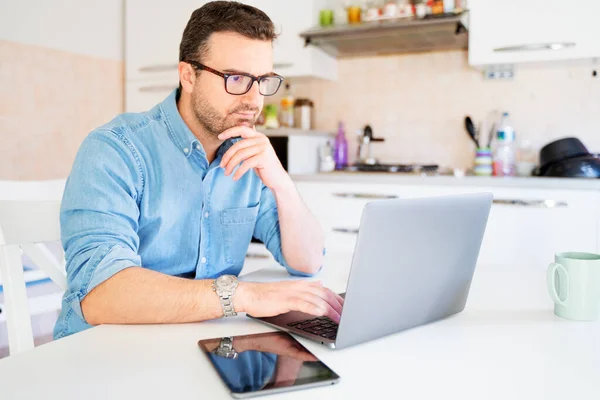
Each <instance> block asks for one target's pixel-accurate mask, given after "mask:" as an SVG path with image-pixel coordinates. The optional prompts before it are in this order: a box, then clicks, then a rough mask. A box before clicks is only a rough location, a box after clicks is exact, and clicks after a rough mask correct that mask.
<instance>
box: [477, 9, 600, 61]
mask: <svg viewBox="0 0 600 400" xmlns="http://www.w3.org/2000/svg"><path fill="white" fill-rule="evenodd" d="M598 15H600V1H598V0H570V1H568V2H565V1H564V0H470V1H469V64H471V65H472V66H476V67H483V66H486V65H500V64H519V63H528V62H548V61H567V60H591V59H593V58H595V57H599V56H600V41H598V39H597V38H598V36H600V24H598V22H597V18H598Z"/></svg>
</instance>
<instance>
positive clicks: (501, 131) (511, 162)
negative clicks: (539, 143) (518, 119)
mask: <svg viewBox="0 0 600 400" xmlns="http://www.w3.org/2000/svg"><path fill="white" fill-rule="evenodd" d="M493 159H494V176H515V175H516V170H517V168H516V164H517V145H516V141H515V129H514V127H513V125H512V123H511V121H510V118H509V115H508V113H507V112H505V113H504V114H503V115H502V119H501V120H500V126H499V127H498V130H497V131H496V145H495V146H494V156H493Z"/></svg>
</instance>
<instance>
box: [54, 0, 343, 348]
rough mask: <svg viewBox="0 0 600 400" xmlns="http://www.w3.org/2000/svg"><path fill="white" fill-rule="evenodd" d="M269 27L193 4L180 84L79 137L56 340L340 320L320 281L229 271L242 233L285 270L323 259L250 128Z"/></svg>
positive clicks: (298, 203) (267, 72) (315, 233)
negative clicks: (295, 317) (249, 319)
mask: <svg viewBox="0 0 600 400" xmlns="http://www.w3.org/2000/svg"><path fill="white" fill-rule="evenodd" d="M275 37H276V35H275V32H274V26H273V23H272V22H271V20H270V19H269V18H268V17H267V15H266V14H264V13H263V12H262V11H260V10H258V9H256V8H253V7H250V6H247V5H243V4H239V3H235V2H224V1H217V2H212V3H208V4H206V5H204V6H203V7H202V8H200V9H198V10H196V11H195V12H194V13H193V14H192V16H191V18H190V20H189V22H188V24H187V26H186V28H185V30H184V33H183V37H182V41H181V46H180V56H179V57H180V62H179V79H180V85H179V89H178V90H175V91H174V92H173V93H172V94H171V95H170V96H169V97H167V98H166V99H165V100H164V101H163V102H162V103H160V104H158V105H157V106H155V107H154V108H153V109H152V110H150V111H148V112H145V113H140V114H123V115H120V116H118V117H116V118H115V119H114V120H113V121H111V122H109V123H108V124H106V125H104V126H102V127H100V128H98V129H96V130H94V131H93V132H92V133H91V134H90V135H89V136H88V137H87V138H86V139H85V140H84V142H83V143H82V145H81V148H80V149H79V151H78V154H77V157H76V159H75V162H74V165H73V169H72V172H71V175H70V176H69V179H68V182H67V186H66V189H65V193H64V198H63V204H62V209H61V231H62V242H63V247H64V248H65V255H66V259H67V278H68V289H67V291H66V293H65V296H64V298H63V307H62V312H61V314H60V316H59V319H58V321H57V324H56V327H55V330H54V336H55V338H60V337H63V336H66V335H69V334H72V333H75V332H78V331H81V330H84V329H86V328H89V327H90V326H91V325H97V324H136V323H180V322H192V321H202V320H208V319H214V318H219V317H223V316H231V315H235V314H236V312H246V313H248V314H251V315H253V316H272V315H277V314H280V313H284V312H287V311H290V310H298V311H303V312H306V313H309V314H312V315H326V316H329V317H330V318H331V319H333V320H335V321H338V320H339V315H340V312H341V307H342V302H343V300H342V299H341V298H340V297H339V296H337V295H336V294H334V293H333V292H332V291H330V290H329V289H326V288H324V287H322V286H321V284H320V283H318V282H308V281H295V282H275V283H246V282H239V283H238V282H237V279H236V278H235V276H236V275H238V274H239V272H240V270H241V268H242V265H243V262H244V257H245V253H246V251H247V248H248V245H249V242H250V240H251V238H252V236H254V237H257V238H258V239H260V240H261V241H262V242H264V243H265V245H266V247H267V248H268V249H269V251H270V252H271V253H272V254H273V255H274V257H275V259H276V260H277V261H278V262H279V263H280V264H282V265H283V266H284V267H286V268H287V270H288V271H289V272H290V273H291V274H294V275H300V276H311V275H313V274H314V273H316V272H317V271H318V270H319V269H320V267H321V265H322V263H323V251H324V250H323V247H324V239H323V232H322V231H321V229H320V227H319V224H318V223H317V221H316V220H315V218H314V217H313V216H312V215H311V213H310V212H309V210H308V209H307V208H306V206H305V205H304V204H303V202H302V200H301V199H300V197H299V195H298V193H297V191H296V189H295V187H294V184H293V183H292V181H291V179H290V177H289V176H288V175H287V173H286V172H285V170H284V169H283V167H282V166H281V164H280V162H279V160H278V159H277V157H276V155H275V152H274V150H273V148H272V146H271V145H270V142H269V140H268V138H267V137H266V136H265V135H263V134H262V133H260V132H257V131H256V130H255V129H254V123H255V121H256V119H257V117H258V115H259V113H260V111H261V109H262V106H263V102H264V96H269V95H273V94H274V93H275V92H276V91H277V90H278V89H279V86H280V84H281V80H282V78H281V77H280V76H278V75H277V74H275V73H274V72H272V66H273V49H272V42H273V40H274V39H275ZM190 278H195V279H190ZM215 278H217V279H215Z"/></svg>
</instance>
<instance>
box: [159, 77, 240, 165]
mask: <svg viewBox="0 0 600 400" xmlns="http://www.w3.org/2000/svg"><path fill="white" fill-rule="evenodd" d="M178 99H179V89H175V90H173V92H171V94H170V95H169V96H168V97H167V98H166V99H164V100H163V102H162V103H160V109H161V110H162V114H163V116H164V118H165V122H166V124H167V128H168V130H169V136H171V139H172V140H173V142H175V145H177V147H178V148H179V149H180V150H181V152H182V153H183V154H184V155H185V156H186V157H189V156H190V154H192V152H193V151H194V150H198V151H200V153H201V155H202V156H204V157H206V152H205V151H204V148H203V147H202V144H201V143H200V141H199V140H198V138H197V137H196V136H195V135H194V134H193V133H192V131H191V130H190V128H188V126H187V125H186V123H185V122H184V120H183V118H181V114H179V110H178V109H177V100H178ZM238 140H241V138H233V139H229V140H226V141H225V142H223V144H222V145H221V146H220V147H219V149H218V150H217V155H216V159H218V158H219V157H221V156H223V154H224V153H225V152H226V151H227V150H228V149H229V148H230V147H231V146H233V144H234V143H235V142H237V141H238Z"/></svg>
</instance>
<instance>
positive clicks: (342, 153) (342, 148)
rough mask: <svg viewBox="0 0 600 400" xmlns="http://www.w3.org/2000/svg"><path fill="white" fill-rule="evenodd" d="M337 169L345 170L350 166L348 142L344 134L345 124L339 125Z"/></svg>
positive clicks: (336, 142)
mask: <svg viewBox="0 0 600 400" xmlns="http://www.w3.org/2000/svg"><path fill="white" fill-rule="evenodd" d="M334 159H335V169H337V170H340V169H344V168H345V167H346V166H347V165H348V141H347V140H346V134H345V132H344V123H343V122H340V123H339V125H338V133H337V135H336V137H335V153H334Z"/></svg>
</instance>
